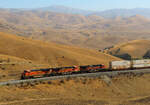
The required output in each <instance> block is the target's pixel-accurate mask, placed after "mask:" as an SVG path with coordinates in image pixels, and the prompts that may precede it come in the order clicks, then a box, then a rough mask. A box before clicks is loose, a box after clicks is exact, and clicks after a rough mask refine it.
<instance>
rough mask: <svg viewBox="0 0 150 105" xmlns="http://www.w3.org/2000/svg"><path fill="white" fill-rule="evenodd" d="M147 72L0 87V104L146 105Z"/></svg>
mask: <svg viewBox="0 0 150 105" xmlns="http://www.w3.org/2000/svg"><path fill="white" fill-rule="evenodd" d="M149 76H150V75H149V74H147V75H143V76H136V77H133V76H118V77H115V78H113V79H112V83H111V84H109V85H107V84H106V83H105V82H104V81H102V80H101V79H100V78H76V79H69V80H68V79H67V80H55V81H50V82H48V83H45V84H39V85H33V84H32V86H30V85H24V86H23V87H22V86H19V85H18V86H17V87H16V86H8V87H0V93H1V94H0V104H1V105H28V104H31V103H32V105H51V104H52V105H66V104H69V105H105V104H106V105H122V104H123V105H149V103H150V100H149V99H150V98H149V97H150V92H149V89H150V85H149V84H148V81H150V78H149ZM143 84H144V85H143Z"/></svg>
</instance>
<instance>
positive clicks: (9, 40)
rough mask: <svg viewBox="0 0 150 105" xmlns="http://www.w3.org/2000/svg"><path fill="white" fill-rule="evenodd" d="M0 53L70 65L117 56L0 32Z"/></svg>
mask: <svg viewBox="0 0 150 105" xmlns="http://www.w3.org/2000/svg"><path fill="white" fill-rule="evenodd" d="M0 46H2V47H0V54H3V55H9V56H14V57H18V58H21V59H25V60H31V61H35V62H37V63H41V64H42V63H43V64H49V65H51V66H71V65H86V64H99V63H104V64H106V65H108V62H109V61H111V60H118V58H116V57H113V56H110V55H107V54H103V53H100V52H98V51H96V50H89V49H83V48H77V47H73V46H64V45H59V44H54V43H44V42H42V41H38V40H36V41H35V40H31V39H27V38H23V37H17V36H14V35H9V34H5V33H0Z"/></svg>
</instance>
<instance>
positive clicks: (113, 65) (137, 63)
mask: <svg viewBox="0 0 150 105" xmlns="http://www.w3.org/2000/svg"><path fill="white" fill-rule="evenodd" d="M143 68H150V60H149V59H144V60H132V61H127V60H123V61H111V62H110V63H109V68H106V66H105V65H104V64H98V65H85V66H72V67H60V68H47V69H36V70H24V72H23V73H22V75H21V79H32V78H42V77H50V76H57V75H67V74H75V73H91V72H100V71H114V70H134V69H143Z"/></svg>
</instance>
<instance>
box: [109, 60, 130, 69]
mask: <svg viewBox="0 0 150 105" xmlns="http://www.w3.org/2000/svg"><path fill="white" fill-rule="evenodd" d="M109 67H110V69H111V70H124V69H130V68H131V62H130V61H127V60H124V61H112V62H110V66H109Z"/></svg>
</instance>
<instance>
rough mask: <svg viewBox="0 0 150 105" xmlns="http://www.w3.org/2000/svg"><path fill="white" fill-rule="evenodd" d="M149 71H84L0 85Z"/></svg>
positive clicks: (6, 83)
mask: <svg viewBox="0 0 150 105" xmlns="http://www.w3.org/2000/svg"><path fill="white" fill-rule="evenodd" d="M146 73H150V69H138V70H124V71H105V72H96V73H84V74H73V75H63V76H52V77H46V78H37V79H27V80H13V81H7V82H0V86H8V85H17V84H24V83H34V82H40V81H47V80H57V79H65V78H76V77H101V76H104V75H105V76H108V77H110V76H111V77H114V76H117V75H121V74H146Z"/></svg>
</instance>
